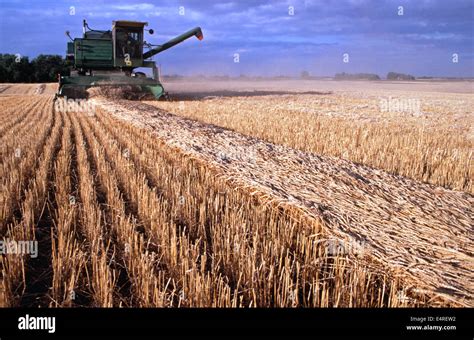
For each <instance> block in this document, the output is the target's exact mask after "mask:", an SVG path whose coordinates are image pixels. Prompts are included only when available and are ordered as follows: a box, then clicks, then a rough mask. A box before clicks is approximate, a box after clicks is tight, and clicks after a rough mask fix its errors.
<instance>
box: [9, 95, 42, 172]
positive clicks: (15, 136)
mask: <svg viewBox="0 0 474 340" xmlns="http://www.w3.org/2000/svg"><path fill="white" fill-rule="evenodd" d="M50 106H51V100H48V99H47V98H45V99H43V100H39V101H37V102H35V103H34V104H33V105H31V107H29V108H27V109H26V114H27V117H28V119H25V120H23V121H22V122H20V123H18V124H16V125H15V126H11V127H10V129H9V130H8V132H7V133H6V134H5V135H4V136H2V138H0V143H1V147H0V163H2V164H3V162H5V161H6V160H8V159H9V157H10V158H11V157H12V156H15V157H17V158H18V157H21V153H22V151H23V153H25V151H26V150H28V146H29V144H28V135H29V134H31V133H32V131H35V132H36V130H37V129H38V126H42V125H43V123H44V120H45V117H47V116H50V111H51V110H49V108H50ZM46 108H48V109H46ZM25 118H26V117H25Z"/></svg>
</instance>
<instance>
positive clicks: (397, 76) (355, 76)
mask: <svg viewBox="0 0 474 340" xmlns="http://www.w3.org/2000/svg"><path fill="white" fill-rule="evenodd" d="M334 79H336V80H380V77H379V75H378V74H375V73H345V72H342V73H336V75H335V76H334ZM387 80H415V77H414V76H412V75H410V74H404V73H396V72H389V73H387Z"/></svg>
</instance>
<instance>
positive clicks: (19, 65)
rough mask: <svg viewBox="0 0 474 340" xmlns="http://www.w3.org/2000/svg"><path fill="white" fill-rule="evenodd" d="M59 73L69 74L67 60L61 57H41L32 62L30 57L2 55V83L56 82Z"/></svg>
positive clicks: (0, 71) (0, 65)
mask: <svg viewBox="0 0 474 340" xmlns="http://www.w3.org/2000/svg"><path fill="white" fill-rule="evenodd" d="M58 73H61V74H63V75H67V74H68V73H69V69H68V67H67V66H66V63H65V60H64V59H63V58H62V57H61V56H59V55H40V56H38V57H37V58H35V59H33V60H32V61H31V62H30V61H29V60H28V57H17V56H16V55H14V54H0V82H1V83H31V82H55V81H57V80H58V76H57V75H58Z"/></svg>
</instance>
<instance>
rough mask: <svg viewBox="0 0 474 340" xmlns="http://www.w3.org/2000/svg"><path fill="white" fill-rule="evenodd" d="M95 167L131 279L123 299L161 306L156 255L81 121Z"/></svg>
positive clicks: (118, 251)
mask: <svg viewBox="0 0 474 340" xmlns="http://www.w3.org/2000/svg"><path fill="white" fill-rule="evenodd" d="M80 123H81V126H82V129H83V131H84V133H85V137H86V141H87V144H88V145H89V155H91V156H92V158H93V160H94V163H95V168H96V169H97V172H98V176H99V180H100V184H101V187H102V189H103V190H104V192H105V194H106V200H107V209H106V213H107V217H108V222H109V225H110V227H111V228H112V230H113V238H114V240H115V242H116V245H117V248H116V257H117V258H118V259H122V260H123V262H124V263H123V264H124V265H125V268H124V270H126V273H127V275H128V279H129V280H130V284H131V287H130V290H129V291H128V294H129V296H124V299H125V301H124V303H125V304H126V305H132V306H142V307H146V306H161V305H164V304H165V303H164V301H166V299H167V296H166V295H167V294H166V287H167V282H165V281H164V280H165V277H163V275H162V274H161V272H160V271H159V266H158V262H157V261H158V258H157V256H156V254H155V253H153V252H149V251H148V250H147V249H146V243H147V241H148V240H147V239H144V237H143V236H142V235H140V233H139V232H138V229H137V225H136V222H135V220H134V219H132V218H131V216H130V215H129V214H128V213H127V212H126V207H125V203H124V201H123V198H122V193H121V192H120V190H119V187H118V184H117V182H118V181H117V178H116V174H115V173H114V171H113V169H112V168H111V166H110V164H109V163H108V162H107V161H106V158H105V155H104V150H103V147H102V146H101V144H100V143H99V142H98V141H97V138H96V136H95V135H94V134H93V132H92V130H91V128H90V126H87V125H85V124H86V123H87V122H86V121H83V120H82V121H80Z"/></svg>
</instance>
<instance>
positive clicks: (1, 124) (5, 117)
mask: <svg viewBox="0 0 474 340" xmlns="http://www.w3.org/2000/svg"><path fill="white" fill-rule="evenodd" d="M15 99H16V100H14V101H13V100H12V101H6V100H4V99H3V98H1V99H0V110H1V112H2V116H1V118H0V136H2V139H1V141H2V142H4V140H5V137H6V136H7V133H8V134H9V135H14V129H13V128H14V127H15V128H16V125H19V124H21V123H27V122H29V119H26V117H29V115H30V114H31V112H32V108H34V107H35V106H36V105H37V101H36V100H29V98H15ZM2 144H3V143H2Z"/></svg>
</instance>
